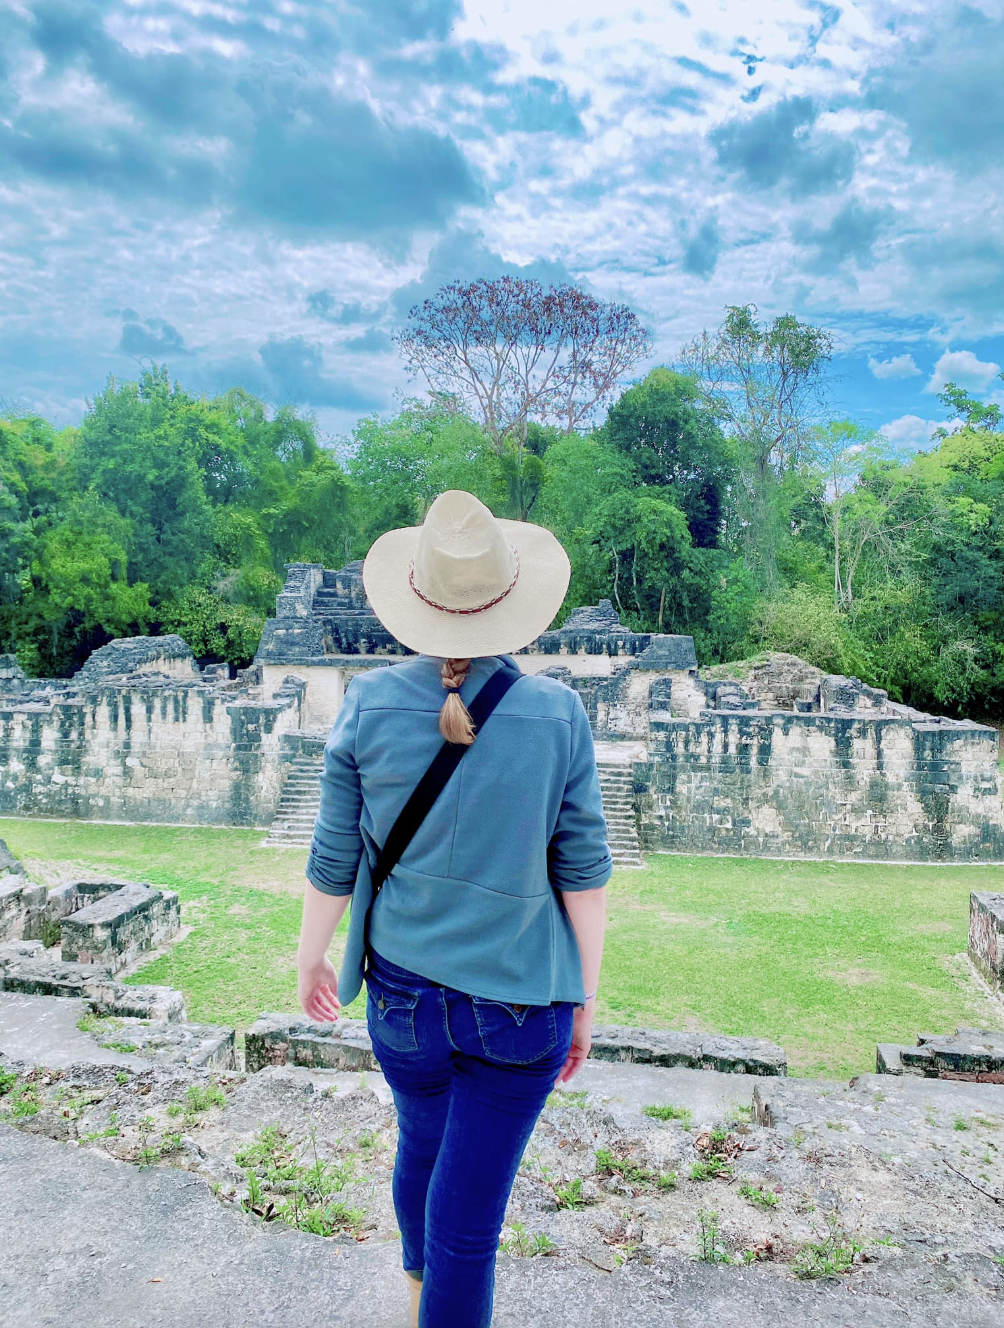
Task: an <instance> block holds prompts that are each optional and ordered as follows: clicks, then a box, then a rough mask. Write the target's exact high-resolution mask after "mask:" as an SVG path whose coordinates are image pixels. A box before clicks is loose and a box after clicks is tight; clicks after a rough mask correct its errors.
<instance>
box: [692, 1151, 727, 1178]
mask: <svg viewBox="0 0 1004 1328" xmlns="http://www.w3.org/2000/svg"><path fill="white" fill-rule="evenodd" d="M731 1175H732V1164H731V1163H730V1162H723V1161H722V1159H721V1158H720V1157H714V1156H712V1157H706V1158H703V1159H702V1160H701V1161H700V1162H695V1163H694V1165H693V1166H692V1167H691V1168H690V1179H691V1180H715V1179H716V1178H717V1177H718V1176H731Z"/></svg>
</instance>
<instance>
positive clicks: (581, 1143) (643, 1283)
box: [0, 1062, 1004, 1328]
mask: <svg viewBox="0 0 1004 1328" xmlns="http://www.w3.org/2000/svg"><path fill="white" fill-rule="evenodd" d="M3 1069H4V1070H5V1071H6V1072H7V1074H8V1075H11V1074H18V1075H19V1076H20V1078H19V1083H20V1084H21V1085H22V1088H20V1089H19V1088H15V1089H14V1090H13V1095H15V1096H16V1095H18V1094H21V1093H22V1092H23V1085H24V1084H25V1083H28V1084H29V1085H30V1086H31V1092H30V1096H31V1097H33V1098H34V1100H36V1101H37V1103H38V1110H36V1111H34V1112H33V1113H32V1114H30V1115H25V1116H21V1117H18V1118H12V1116H11V1109H10V1102H11V1098H12V1091H8V1092H7V1094H6V1095H5V1096H4V1097H3V1098H0V1102H2V1103H4V1104H5V1108H6V1109H5V1111H4V1115H5V1118H6V1120H7V1123H6V1124H2V1123H0V1166H2V1168H3V1172H4V1175H5V1181H6V1183H5V1185H4V1186H3V1188H2V1190H0V1222H4V1223H5V1225H6V1229H8V1230H10V1229H13V1228H14V1227H15V1226H16V1228H17V1230H18V1231H19V1235H20V1238H21V1239H20V1241H19V1243H18V1244H19V1249H18V1253H17V1259H16V1263H15V1259H14V1257H13V1253H12V1252H10V1247H9V1245H8V1246H7V1247H6V1248H5V1251H4V1253H2V1254H0V1285H2V1286H3V1289H4V1307H5V1313H4V1320H5V1323H7V1324H10V1325H12V1328H29V1325H30V1326H31V1328H36V1325H38V1324H40V1323H57V1322H58V1323H59V1324H61V1325H65V1326H66V1328H77V1326H78V1325H79V1328H83V1325H84V1324H87V1325H88V1326H89V1328H125V1325H127V1324H128V1325H134V1324H136V1323H138V1322H142V1323H144V1324H151V1325H152V1324H163V1325H171V1328H189V1326H191V1328H195V1325H200V1328H201V1325H204V1324H205V1323H207V1322H212V1323H214V1324H218V1325H223V1326H226V1325H230V1324H234V1325H236V1324H238V1323H239V1324H241V1325H244V1324H246V1323H248V1322H255V1323H268V1324H271V1325H293V1324H296V1325H300V1324H302V1323H303V1322H304V1321H308V1320H310V1319H316V1320H317V1321H318V1322H325V1323H327V1322H333V1323H349V1322H365V1323H366V1324H367V1325H372V1326H373V1328H392V1325H402V1328H403V1324H404V1322H405V1310H404V1292H403V1280H402V1279H401V1275H400V1272H399V1244H398V1242H397V1240H396V1239H395V1220H394V1215H393V1208H392V1204H391V1197H390V1174H391V1167H392V1163H393V1154H394V1146H395V1132H394V1122H393V1110H392V1107H391V1104H390V1100H389V1093H388V1091H387V1089H386V1086H385V1084H384V1082H383V1080H382V1077H381V1076H380V1075H378V1074H375V1073H367V1074H365V1075H360V1074H359V1073H355V1072H352V1073H337V1072H331V1071H326V1072H321V1071H309V1070H305V1069H294V1068H287V1067H272V1068H270V1069H266V1070H263V1071H262V1072H260V1073H258V1074H255V1075H252V1076H245V1075H242V1074H239V1073H227V1072H217V1073H213V1072H210V1071H207V1070H199V1069H189V1068H186V1067H181V1066H163V1067H149V1066H148V1067H146V1068H143V1069H141V1070H138V1071H133V1070H129V1069H126V1068H122V1067H115V1066H94V1065H74V1066H69V1067H66V1068H64V1069H63V1070H62V1071H45V1070H40V1069H38V1068H37V1067H34V1068H33V1067H32V1066H30V1065H25V1064H12V1063H9V1062H7V1063H5V1064H4V1066H3ZM8 1082H9V1081H8ZM569 1087H570V1089H572V1090H574V1091H570V1092H563V1093H559V1094H557V1095H555V1100H554V1105H552V1106H549V1107H548V1108H546V1109H545V1112H544V1113H543V1115H542V1117H541V1119H540V1121H539V1123H538V1125H537V1128H536V1130H535V1132H534V1135H533V1137H532V1139H531V1141H530V1144H529V1145H528V1148H527V1150H526V1153H525V1155H524V1159H523V1164H522V1167H521V1169H520V1173H519V1176H518V1177H517V1181H516V1185H515V1187H514V1191H513V1196H512V1199H511V1202H510V1205H509V1210H508V1213H507V1230H506V1232H504V1235H506V1236H508V1235H509V1234H510V1233H511V1230H512V1223H514V1222H523V1223H524V1224H525V1226H526V1228H527V1230H528V1231H529V1232H532V1233H545V1234H546V1235H547V1236H548V1237H549V1238H550V1240H551V1241H552V1242H553V1245H554V1248H553V1249H552V1250H551V1252H549V1253H548V1254H546V1255H538V1256H536V1257H518V1256H515V1255H512V1254H507V1253H506V1254H501V1255H500V1257H499V1275H498V1299H497V1312H496V1318H495V1324H496V1325H502V1328H517V1325H518V1326H519V1328H538V1325H539V1326H541V1328H542V1326H543V1325H545V1324H547V1325H551V1326H552V1328H553V1326H555V1325H556V1326H558V1328H563V1326H564V1325H568V1328H571V1326H572V1325H576V1326H577V1328H578V1326H580V1325H588V1326H592V1325H595V1326H596V1328H599V1325H601V1324H602V1325H604V1328H609V1325H611V1324H621V1323H628V1322H630V1323H632V1324H639V1325H642V1328H649V1326H651V1328H655V1325H660V1326H664V1325H680V1328H682V1326H683V1325H687V1328H694V1326H695V1325H696V1328H702V1326H704V1325H706V1326H708V1328H710V1325H712V1324H714V1325H718V1324H721V1323H738V1322H742V1323H743V1324H744V1325H749V1326H750V1328H765V1325H767V1324H770V1325H772V1328H773V1326H774V1325H777V1324H778V1323H782V1322H792V1323H797V1324H800V1325H801V1324H805V1325H808V1326H809V1328H838V1326H839V1328H846V1325H848V1324H853V1325H854V1328H879V1326H881V1328H886V1326H887V1325H889V1324H891V1323H899V1322H903V1323H910V1324H914V1325H925V1328H926V1326H927V1325H931V1328H934V1325H939V1328H943V1325H945V1324H952V1325H960V1328H991V1325H995V1326H996V1325H999V1324H1000V1322H1001V1318H1002V1313H1004V1305H1002V1297H1004V1268H1002V1267H1001V1265H1000V1263H999V1262H998V1261H999V1260H1000V1259H1001V1258H1002V1257H1004V1230H1002V1224H1001V1205H1002V1203H1004V1167H1002V1159H1004V1090H1002V1089H1001V1088H999V1087H997V1086H994V1085H986V1084H957V1083H946V1082H943V1081H924V1080H919V1079H912V1078H902V1079H894V1078H890V1077H887V1076H882V1077H879V1076H871V1075H866V1076H861V1077H860V1078H859V1079H858V1080H856V1081H853V1082H852V1083H851V1084H850V1085H847V1084H836V1083H825V1082H819V1081H799V1080H787V1079H784V1078H767V1079H757V1078H754V1077H747V1076H743V1077H735V1076H725V1075H718V1074H715V1073H714V1072H710V1071H694V1070H680V1069H664V1068H659V1067H650V1066H638V1065H617V1064H606V1063H592V1062H591V1063H589V1064H587V1066H586V1067H585V1068H584V1069H583V1071H582V1072H581V1073H580V1075H579V1076H578V1077H577V1079H576V1080H575V1081H573V1083H572V1085H570V1086H569ZM193 1088H194V1089H196V1090H197V1091H199V1090H201V1092H202V1093H203V1100H205V1099H206V1098H207V1097H208V1096H209V1095H210V1094H212V1092H213V1090H214V1089H216V1090H218V1091H217V1092H216V1097H217V1103H216V1104H212V1103H210V1104H209V1105H204V1106H202V1107H201V1108H200V1109H198V1110H194V1109H185V1113H184V1115H179V1114H178V1106H179V1104H184V1103H186V1102H188V1100H189V1098H190V1094H191V1090H192V1089H193ZM207 1090H209V1092H208V1093H207ZM652 1104H657V1105H669V1104H672V1105H674V1106H676V1107H678V1108H681V1109H689V1111H690V1113H691V1117H690V1119H689V1120H683V1121H680V1120H675V1121H674V1120H667V1121H662V1120H655V1119H652V1118H650V1117H649V1116H647V1115H645V1114H644V1112H643V1110H642V1108H643V1107H644V1106H646V1105H652ZM172 1111H173V1112H174V1113H175V1114H173V1115H172V1114H171V1113H172ZM959 1122H962V1128H960V1126H959ZM270 1125H277V1126H278V1128H279V1130H280V1131H281V1132H282V1135H283V1136H284V1138H285V1141H286V1144H287V1145H288V1147H289V1148H290V1149H291V1150H292V1151H293V1152H294V1153H296V1154H298V1155H300V1156H302V1157H304V1158H305V1161H306V1162H307V1163H309V1162H310V1161H311V1160H312V1157H313V1153H312V1149H311V1148H310V1146H309V1135H310V1133H311V1131H313V1133H314V1136H315V1140H316V1147H317V1150H318V1155H319V1156H320V1157H321V1158H322V1159H323V1160H325V1161H328V1162H331V1163H333V1164H337V1165H340V1166H341V1167H342V1168H343V1169H344V1172H345V1174H347V1175H348V1176H349V1177H350V1178H349V1179H348V1180H347V1181H346V1183H345V1185H344V1188H343V1189H342V1190H341V1191H340V1192H339V1194H338V1195H337V1197H338V1198H339V1199H340V1200H344V1201H345V1202H346V1203H347V1204H348V1205H350V1206H351V1207H353V1208H356V1209H359V1210H361V1214H362V1215H361V1217H360V1218H359V1221H358V1225H357V1227H356V1229H354V1230H353V1231H351V1232H350V1231H345V1232H344V1233H342V1234H336V1235H334V1236H332V1237H327V1238H325V1237H320V1236H313V1235H307V1234H304V1233H302V1232H299V1231H296V1230H292V1229H289V1228H286V1227H283V1226H281V1225H280V1224H279V1223H278V1222H274V1221H273V1222H262V1221H261V1220H260V1219H258V1218H256V1217H253V1216H251V1215H249V1214H248V1213H246V1212H244V1211H243V1210H242V1207H241V1201H242V1197H243V1196H244V1195H245V1194H246V1191H247V1184H248V1180H247V1174H246V1170H245V1169H242V1167H240V1166H238V1165H237V1163H236V1161H235V1156H236V1155H237V1154H238V1153H240V1150H241V1149H243V1148H246V1147H247V1146H248V1144H249V1143H251V1142H253V1141H254V1140H255V1138H256V1137H258V1136H259V1135H260V1133H261V1131H262V1130H263V1129H264V1128H265V1127H266V1126H270ZM716 1128H717V1129H718V1132H719V1138H720V1142H719V1143H718V1144H715V1143H714V1136H713V1135H712V1134H711V1131H712V1130H715V1129H716ZM172 1136H173V1142H172ZM165 1142H167V1143H170V1144H171V1147H170V1149H168V1150H165V1152H164V1155H163V1156H162V1157H159V1158H155V1159H154V1160H152V1161H150V1160H149V1159H150V1157H151V1156H152V1155H151V1154H150V1153H148V1154H147V1155H146V1157H147V1159H148V1164H147V1165H144V1166H143V1167H142V1169H140V1167H139V1165H138V1164H139V1161H140V1158H141V1150H142V1149H143V1148H144V1147H146V1148H147V1149H150V1148H151V1146H152V1147H153V1149H154V1151H156V1149H157V1147H158V1146H159V1145H162V1144H164V1143H165ZM601 1149H606V1150H607V1152H608V1153H609V1154H610V1155H611V1156H612V1157H613V1158H615V1159H616V1160H617V1161H618V1162H619V1163H633V1164H635V1165H636V1166H640V1167H644V1168H646V1169H647V1170H648V1172H650V1173H652V1174H656V1173H658V1174H660V1175H662V1176H668V1175H669V1174H670V1173H673V1172H675V1173H676V1183H675V1187H674V1188H671V1189H662V1188H659V1187H658V1186H657V1185H655V1184H653V1183H652V1182H651V1181H646V1180H644V1179H641V1180H639V1179H638V1176H639V1175H640V1174H642V1173H635V1174H634V1176H632V1175H631V1174H630V1173H627V1174H626V1175H618V1174H609V1173H608V1174H603V1173H602V1170H598V1167H597V1150H601ZM714 1149H717V1150H718V1155H719V1156H720V1158H721V1160H722V1163H723V1165H724V1166H725V1167H726V1168H728V1169H727V1170H726V1171H724V1173H723V1174H721V1175H719V1176H717V1177H715V1178H713V1179H710V1180H694V1179H691V1171H692V1168H693V1167H694V1166H695V1164H699V1163H701V1162H707V1161H708V1159H709V1158H710V1157H714V1156H715V1155H716V1154H715V1152H714ZM622 1169H623V1168H622ZM576 1178H578V1179H580V1180H581V1181H582V1196H583V1206H582V1207H580V1208H578V1209H576V1210H573V1209H568V1208H560V1207H559V1206H558V1198H557V1191H559V1190H560V1189H561V1187H562V1186H563V1185H565V1184H567V1183H568V1182H570V1181H572V1180H575V1179H576ZM744 1184H745V1185H750V1186H755V1187H757V1189H758V1191H760V1192H761V1193H768V1194H771V1195H773V1196H774V1197H775V1200H776V1202H775V1203H774V1204H773V1206H771V1207H769V1208H767V1209H764V1208H761V1207H758V1206H757V1205H756V1204H755V1203H754V1202H751V1201H750V1200H749V1199H748V1198H744V1197H743V1194H742V1192H741V1187H742V1186H743V1185H744ZM213 1188H216V1189H217V1190H218V1194H217V1195H216V1196H214V1194H213V1193H212V1189H213ZM702 1210H703V1211H704V1212H705V1213H707V1212H708V1211H713V1212H715V1213H717V1214H718V1218H717V1226H718V1229H719V1236H718V1246H719V1248H720V1250H721V1251H722V1252H725V1253H728V1254H729V1255H730V1258H731V1260H732V1262H730V1263H729V1264H728V1265H725V1264H722V1263H718V1264H708V1263H703V1262H700V1261H699V1260H697V1259H696V1257H695V1256H696V1254H697V1253H698V1235H697V1233H698V1228H699V1224H700V1216H699V1214H700V1212H701V1211H702ZM830 1230H832V1231H836V1232H837V1233H838V1234H841V1233H842V1235H844V1236H846V1235H851V1234H852V1235H853V1236H854V1238H855V1240H856V1242H857V1243H858V1245H860V1249H859V1250H858V1252H857V1253H856V1254H855V1256H854V1261H853V1265H852V1267H851V1270H850V1271H849V1272H848V1273H846V1274H843V1275H841V1276H828V1277H825V1278H822V1279H820V1280H804V1279H799V1278H796V1277H795V1276H794V1275H793V1271H792V1270H793V1267H794V1266H796V1265H797V1264H798V1261H799V1259H800V1258H802V1259H804V1257H805V1255H804V1251H805V1249H806V1248H807V1246H809V1245H811V1244H812V1243H818V1242H819V1241H820V1240H822V1239H825V1237H826V1233H827V1232H828V1231H830ZM744 1251H751V1254H750V1255H749V1256H746V1257H750V1258H752V1259H753V1262H752V1263H751V1264H750V1265H749V1266H744V1265H743V1264H742V1262H741V1260H742V1258H743V1257H744V1256H743V1252H744ZM360 1305H365V1314H364V1315H363V1317H362V1318H360Z"/></svg>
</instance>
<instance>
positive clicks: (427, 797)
mask: <svg viewBox="0 0 1004 1328" xmlns="http://www.w3.org/2000/svg"><path fill="white" fill-rule="evenodd" d="M522 676H523V675H522V673H520V671H519V670H518V669H513V668H510V667H509V665H508V664H505V665H503V666H502V668H500V669H496V670H495V672H494V673H493V674H492V676H491V677H490V678H489V679H488V681H487V682H486V683H485V684H484V686H483V687H482V688H481V690H480V691H479V692H478V694H477V696H476V697H475V698H474V700H473V701H472V702H471V704H470V706H469V707H468V710H469V712H470V716H471V720H472V721H473V723H474V731H475V732H476V733H480V732H481V730H482V729H483V728H484V725H485V721H486V720H487V718H488V716H489V715H490V714H491V713H492V711H493V710H494V709H495V707H496V706H497V705H498V703H499V702H500V701H501V700H502V698H503V696H505V694H506V692H507V691H508V690H509V688H510V687H512V685H513V684H514V683H516V682H518V681H519V680H520V678H522ZM467 750H468V748H467V746H465V745H464V744H463V743H457V742H444V743H443V745H442V747H441V748H440V749H439V751H438V752H437V753H436V755H435V757H434V758H433V760H432V763H431V765H430V766H429V768H428V769H427V770H426V772H425V774H424V775H423V776H422V778H421V779H420V780H419V781H418V783H417V785H416V786H415V791H414V792H413V793H412V795H411V797H410V798H409V799H408V801H407V802H406V803H405V804H404V807H403V809H402V810H401V813H400V815H399V816H398V818H397V820H396V821H395V822H394V824H393V826H392V827H391V831H390V834H389V835H388V836H387V842H386V843H385V844H384V846H383V848H382V849H381V850H380V853H379V855H378V857H377V861H376V866H375V867H374V869H373V897H374V898H376V895H377V893H378V891H379V890H380V887H381V886H382V885H383V883H384V881H386V879H387V877H388V876H389V875H390V874H391V872H392V871H393V870H394V868H395V867H396V866H397V864H398V863H399V862H400V860H401V855H402V853H403V852H404V851H405V849H406V848H407V847H408V845H409V844H410V843H411V841H412V839H413V837H414V835H415V832H416V831H417V829H418V827H419V826H420V825H421V824H422V822H423V821H424V820H425V818H426V816H427V815H428V813H429V812H430V811H431V810H432V806H433V804H434V803H435V801H436V799H437V798H438V797H439V795H440V793H442V791H443V789H444V788H445V787H446V785H447V782H448V780H449V778H450V776H451V775H452V774H453V772H454V770H456V768H457V766H458V765H459V764H460V762H461V760H462V759H463V756H464V753H465V752H466V751H467Z"/></svg>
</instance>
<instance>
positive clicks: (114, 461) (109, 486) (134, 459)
mask: <svg viewBox="0 0 1004 1328" xmlns="http://www.w3.org/2000/svg"><path fill="white" fill-rule="evenodd" d="M215 426H216V421H215V419H214V420H213V421H212V427H213V431H214V432H215ZM207 427H208V426H207V422H206V418H205V413H204V412H203V411H201V410H199V409H198V408H196V406H195V403H194V402H193V401H192V399H191V398H190V397H189V396H188V395H187V394H186V393H184V392H183V391H182V390H181V389H180V388H179V387H178V386H177V384H175V385H173V386H172V385H171V383H170V382H169V381H168V377H167V370H166V368H164V369H159V368H158V369H153V370H148V371H146V372H144V374H143V375H142V377H141V379H140V381H139V382H138V383H131V382H127V383H121V384H119V383H116V382H115V381H114V379H110V380H109V382H108V386H107V387H106V388H105V390H104V391H103V392H102V393H100V394H99V395H98V396H97V397H96V398H95V399H94V401H93V403H91V405H90V406H89V408H88V411H87V414H86V415H85V417H84V422H83V424H82V426H81V429H80V438H79V445H78V446H77V448H76V449H75V451H74V453H73V458H72V463H73V464H72V471H73V475H72V478H73V482H74V483H75V486H76V487H77V489H78V490H79V491H85V490H89V491H90V492H92V493H94V494H95V495H96V496H97V497H98V498H100V499H101V500H102V501H103V502H105V503H107V504H108V505H109V506H111V507H113V508H114V509H115V510H116V511H117V512H119V513H120V514H121V515H122V516H123V517H124V518H125V519H126V521H127V522H128V535H127V540H128V543H127V544H126V545H125V550H126V554H127V557H128V562H129V567H130V570H131V572H132V575H133V576H134V577H135V578H136V579H138V580H143V581H145V582H146V583H147V584H148V585H149V586H150V589H151V593H153V594H154V595H156V596H166V595H170V594H172V593H175V592H177V591H179V590H180V589H182V588H183V587H184V586H186V585H188V584H189V583H190V582H191V581H193V580H195V579H196V576H197V573H198V570H199V567H200V565H201V564H202V562H203V561H204V559H205V558H206V556H207V555H208V554H209V553H210V552H211V550H212V520H211V516H210V504H209V500H208V499H207V497H206V493H205V490H204V488H203V477H202V472H201V470H200V468H199V454H200V449H201V448H202V445H203V443H204V441H205V439H204V433H205V430H206V428H207Z"/></svg>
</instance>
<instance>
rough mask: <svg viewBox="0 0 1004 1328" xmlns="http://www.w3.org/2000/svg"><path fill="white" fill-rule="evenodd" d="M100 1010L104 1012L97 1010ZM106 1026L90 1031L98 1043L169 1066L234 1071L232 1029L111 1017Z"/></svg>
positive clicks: (104, 1011)
mask: <svg viewBox="0 0 1004 1328" xmlns="http://www.w3.org/2000/svg"><path fill="white" fill-rule="evenodd" d="M100 1013H102V1014H108V1011H106V1010H103V1009H102V1010H101V1011H100ZM108 1024H109V1026H108V1027H107V1028H98V1029H96V1030H92V1036H93V1037H94V1040H95V1041H96V1042H97V1043H98V1045H99V1046H101V1047H105V1048H107V1049H110V1050H113V1051H114V1050H119V1051H126V1050H128V1052H129V1053H131V1054H133V1055H136V1056H142V1057H143V1058H144V1059H146V1060H152V1061H159V1062H167V1063H168V1064H171V1065H190V1066H202V1067H205V1068H207V1069H213V1070H236V1068H237V1054H236V1049H235V1036H234V1030H233V1029H232V1028H223V1027H221V1026H220V1025H218V1024H190V1023H188V1022H187V1021H184V1020H175V1021H174V1022H171V1023H166V1022H159V1021H153V1020H151V1019H148V1018H136V1017H131V1016H130V1017H124V1018H123V1017H121V1016H118V1017H112V1018H110V1019H109V1020H108Z"/></svg>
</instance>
